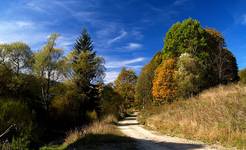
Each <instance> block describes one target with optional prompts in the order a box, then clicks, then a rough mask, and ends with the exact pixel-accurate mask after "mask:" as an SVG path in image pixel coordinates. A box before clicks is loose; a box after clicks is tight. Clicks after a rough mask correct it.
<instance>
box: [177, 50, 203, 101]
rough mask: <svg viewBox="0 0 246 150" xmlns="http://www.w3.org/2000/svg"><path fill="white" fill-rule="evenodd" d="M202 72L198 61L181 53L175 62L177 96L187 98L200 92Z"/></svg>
mask: <svg viewBox="0 0 246 150" xmlns="http://www.w3.org/2000/svg"><path fill="white" fill-rule="evenodd" d="M201 74H202V70H201V65H200V64H199V61H198V59H196V58H194V57H192V55H190V54H188V53H183V54H182V55H181V56H180V57H179V59H178V62H177V71H176V73H175V80H176V83H177V95H178V96H180V97H182V98H188V97H191V96H192V95H195V94H197V93H198V92H199V91H200V90H201V85H202V84H203V80H202V75H201Z"/></svg>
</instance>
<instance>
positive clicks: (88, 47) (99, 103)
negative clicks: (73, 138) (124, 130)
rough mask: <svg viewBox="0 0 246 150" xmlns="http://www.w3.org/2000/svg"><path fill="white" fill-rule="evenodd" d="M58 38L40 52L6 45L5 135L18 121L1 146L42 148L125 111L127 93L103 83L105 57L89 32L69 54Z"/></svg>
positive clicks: (1, 89)
mask: <svg viewBox="0 0 246 150" xmlns="http://www.w3.org/2000/svg"><path fill="white" fill-rule="evenodd" d="M58 38H59V34H57V33H54V34H51V35H50V36H49V38H48V40H47V42H46V43H45V45H44V46H43V47H42V48H41V49H40V50H38V51H36V52H34V51H32V50H31V48H30V47H29V46H28V45H27V44H25V43H23V42H14V43H8V44H1V45H0V84H1V86H0V133H3V132H4V131H5V130H6V129H8V127H10V126H13V125H15V128H14V129H13V130H11V131H10V132H9V133H7V134H6V135H4V136H3V137H1V138H0V143H1V144H0V148H3V146H4V145H5V146H6V145H9V146H10V147H11V149H32V148H33V149H36V148H38V147H40V146H42V145H44V144H47V143H48V142H50V141H52V140H56V139H57V138H58V137H63V136H65V134H66V132H67V131H69V130H70V129H73V128H76V127H81V126H84V125H88V124H89V123H90V122H91V121H93V120H94V119H101V118H103V117H104V116H105V115H107V114H114V115H116V116H119V115H120V114H122V112H123V111H124V106H123V104H122V103H121V101H120V99H121V96H120V95H119V94H118V93H117V92H115V90H114V89H113V87H112V86H111V85H105V84H104V83H103V77H104V75H105V73H104V72H105V67H104V59H103V58H102V57H100V56H97V54H96V52H95V51H94V49H93V42H92V40H91V38H90V35H89V33H88V32H87V31H86V30H83V32H82V33H81V35H80V36H79V37H78V39H77V40H76V41H75V43H74V47H73V49H72V50H71V51H70V52H69V53H68V54H67V55H64V51H63V50H62V49H61V48H58V47H57V45H56V41H57V39H58ZM119 110H122V111H119ZM6 140H7V141H8V142H7V143H5V144H3V143H2V142H4V141H6ZM1 146H2V147H1Z"/></svg>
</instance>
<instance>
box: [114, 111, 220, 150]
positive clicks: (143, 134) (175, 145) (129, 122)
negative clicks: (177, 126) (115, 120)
mask: <svg viewBox="0 0 246 150" xmlns="http://www.w3.org/2000/svg"><path fill="white" fill-rule="evenodd" d="M118 128H119V129H120V130H121V132H122V133H123V134H125V135H126V136H128V137H131V138H133V139H135V140H136V144H137V146H138V147H137V148H138V149H139V150H215V149H216V150H217V149H222V148H219V147H218V146H208V145H205V144H204V143H202V142H198V141H192V140H187V139H182V138H177V137H171V136H166V135H160V134H159V133H157V132H154V131H150V130H147V129H145V128H143V126H142V125H139V123H138V122H137V120H136V115H133V116H131V117H126V118H125V119H124V120H122V121H120V122H119V124H118Z"/></svg>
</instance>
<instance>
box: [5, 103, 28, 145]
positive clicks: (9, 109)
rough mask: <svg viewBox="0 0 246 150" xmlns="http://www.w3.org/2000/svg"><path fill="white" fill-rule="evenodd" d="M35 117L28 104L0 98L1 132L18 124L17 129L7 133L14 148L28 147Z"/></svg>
mask: <svg viewBox="0 0 246 150" xmlns="http://www.w3.org/2000/svg"><path fill="white" fill-rule="evenodd" d="M32 119H33V117H32V114H31V112H30V111H29V109H28V107H27V105H25V104H24V103H22V102H20V101H17V100H13V99H1V100H0V133H3V132H4V131H5V130H6V129H7V128H8V127H9V126H11V125H16V129H15V130H14V129H13V130H11V131H10V132H9V133H7V134H6V138H7V139H8V140H9V141H11V143H12V149H27V148H28V146H29V143H30V140H32V139H31V135H32V129H33V121H32Z"/></svg>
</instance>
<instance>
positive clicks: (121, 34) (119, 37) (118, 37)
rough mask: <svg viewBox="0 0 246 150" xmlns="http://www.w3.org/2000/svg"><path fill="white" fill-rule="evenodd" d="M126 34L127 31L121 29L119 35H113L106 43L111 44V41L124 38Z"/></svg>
mask: <svg viewBox="0 0 246 150" xmlns="http://www.w3.org/2000/svg"><path fill="white" fill-rule="evenodd" d="M126 35H127V32H126V31H124V30H123V31H121V33H120V35H118V36H116V37H114V38H113V39H110V40H109V41H108V44H109V45H110V44H113V43H115V42H117V41H119V40H120V39H122V38H124V37H125V36H126Z"/></svg>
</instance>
